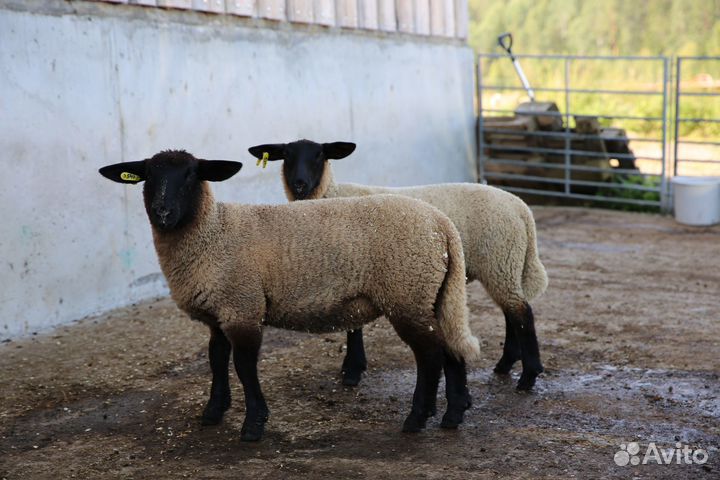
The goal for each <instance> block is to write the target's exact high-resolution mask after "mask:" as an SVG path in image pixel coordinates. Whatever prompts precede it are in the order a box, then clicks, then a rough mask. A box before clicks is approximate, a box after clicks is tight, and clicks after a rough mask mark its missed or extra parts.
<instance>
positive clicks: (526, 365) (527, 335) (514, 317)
mask: <svg viewBox="0 0 720 480" xmlns="http://www.w3.org/2000/svg"><path fill="white" fill-rule="evenodd" d="M510 318H511V323H512V324H513V326H514V328H515V336H516V337H517V338H518V339H519V343H520V351H521V355H522V367H523V370H522V374H521V375H520V380H518V384H517V388H518V390H530V389H531V388H532V387H533V385H535V379H536V378H537V376H538V375H539V374H541V373H542V372H543V371H544V369H543V366H542V362H540V347H539V346H538V341H537V335H536V334H535V317H534V316H533V312H532V308H530V305H528V304H527V302H525V303H523V305H522V308H520V309H518V310H517V311H516V312H513V313H512V314H511V317H510Z"/></svg>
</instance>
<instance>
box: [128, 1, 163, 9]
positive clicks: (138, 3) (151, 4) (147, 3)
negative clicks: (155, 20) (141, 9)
mask: <svg viewBox="0 0 720 480" xmlns="http://www.w3.org/2000/svg"><path fill="white" fill-rule="evenodd" d="M128 3H130V4H132V5H145V6H146V7H156V6H157V1H156V0H130V1H129V2H128Z"/></svg>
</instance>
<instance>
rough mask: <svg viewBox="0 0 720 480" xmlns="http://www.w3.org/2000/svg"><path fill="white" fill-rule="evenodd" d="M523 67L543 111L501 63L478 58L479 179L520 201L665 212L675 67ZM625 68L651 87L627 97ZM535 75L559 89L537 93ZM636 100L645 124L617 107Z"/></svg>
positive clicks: (497, 57) (575, 59)
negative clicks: (527, 197)
mask: <svg viewBox="0 0 720 480" xmlns="http://www.w3.org/2000/svg"><path fill="white" fill-rule="evenodd" d="M516 58H517V59H518V60H519V61H521V62H523V64H524V65H525V62H526V63H527V64H530V65H528V66H530V67H531V68H530V70H528V71H529V72H530V75H528V77H529V78H530V84H531V85H532V89H533V91H534V92H535V97H536V99H537V101H534V102H533V101H530V102H522V103H520V101H521V100H522V99H523V98H524V95H523V93H525V88H523V87H522V86H521V85H520V82H519V81H518V79H517V77H516V76H515V73H514V72H513V65H512V63H511V61H510V60H509V59H508V58H507V57H506V56H505V55H504V54H482V55H480V56H479V58H478V111H479V115H478V153H479V159H480V161H479V163H478V169H479V171H478V175H479V178H480V179H481V180H482V181H486V182H488V183H490V184H494V185H497V186H500V187H501V188H504V189H507V190H509V191H514V192H518V193H527V194H533V195H539V196H544V197H560V198H563V197H564V198H572V199H576V200H583V201H586V200H591V201H594V202H599V203H604V204H625V205H633V206H643V207H655V208H657V209H663V208H665V207H666V199H667V177H668V175H667V173H668V172H667V169H666V166H667V165H668V161H667V150H668V149H667V148H666V146H667V130H668V122H667V119H668V103H669V102H668V99H669V88H668V85H669V80H670V62H669V59H667V58H665V57H637V56H634V57H603V56H568V55H516ZM622 62H626V63H628V64H631V65H636V64H642V67H641V68H640V67H639V68H638V71H641V72H645V71H646V70H647V71H648V72H649V74H650V75H649V76H650V78H648V79H647V81H644V82H641V83H639V84H638V85H633V86H632V88H628V87H627V85H626V84H625V83H624V82H626V81H627V80H625V79H624V78H623V75H622V71H623V69H624V68H625V67H624V64H623V63H622ZM618 63H619V64H620V66H616V65H617V64H618ZM538 72H542V73H543V77H545V78H551V79H552V82H553V84H548V85H538V84H536V83H535V84H533V81H532V80H533V75H532V74H533V73H538ZM588 72H590V73H588ZM595 72H597V73H595ZM527 95H528V97H530V96H531V93H530V92H527ZM638 99H642V101H641V103H642V107H643V109H639V110H638V111H640V112H642V113H647V114H644V115H637V114H636V111H635V110H630V111H624V110H623V109H622V108H619V107H618V106H619V105H620V106H622V105H628V103H627V102H628V100H629V101H630V102H638V101H639V100H638ZM542 100H545V101H544V102H543V101H542ZM604 109H610V110H609V111H605V110H604ZM633 149H634V150H636V151H635V152H634V151H633Z"/></svg>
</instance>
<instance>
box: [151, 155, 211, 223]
mask: <svg viewBox="0 0 720 480" xmlns="http://www.w3.org/2000/svg"><path fill="white" fill-rule="evenodd" d="M199 193H200V180H199V178H198V160H197V159H196V158H195V157H193V156H192V155H190V154H189V153H186V152H162V153H159V154H157V155H155V156H154V157H152V158H151V159H150V160H148V161H147V162H146V164H145V188H144V189H143V196H144V197H145V209H146V210H147V214H148V217H149V218H150V223H152V224H153V226H154V227H155V228H157V229H158V230H160V231H169V230H174V229H177V228H181V227H183V226H184V225H186V224H187V223H189V222H190V221H191V220H192V219H193V218H194V217H195V212H196V211H197V206H198V203H199V197H200V195H199Z"/></svg>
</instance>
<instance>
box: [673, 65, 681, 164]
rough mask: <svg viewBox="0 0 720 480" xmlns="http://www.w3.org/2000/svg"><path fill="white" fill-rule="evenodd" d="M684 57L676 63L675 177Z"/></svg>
mask: <svg viewBox="0 0 720 480" xmlns="http://www.w3.org/2000/svg"><path fill="white" fill-rule="evenodd" d="M681 64H682V57H678V58H677V61H676V63H675V137H674V145H673V176H675V175H677V166H678V163H677V159H678V139H679V138H680V122H678V118H680V79H681V73H680V72H681Z"/></svg>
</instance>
